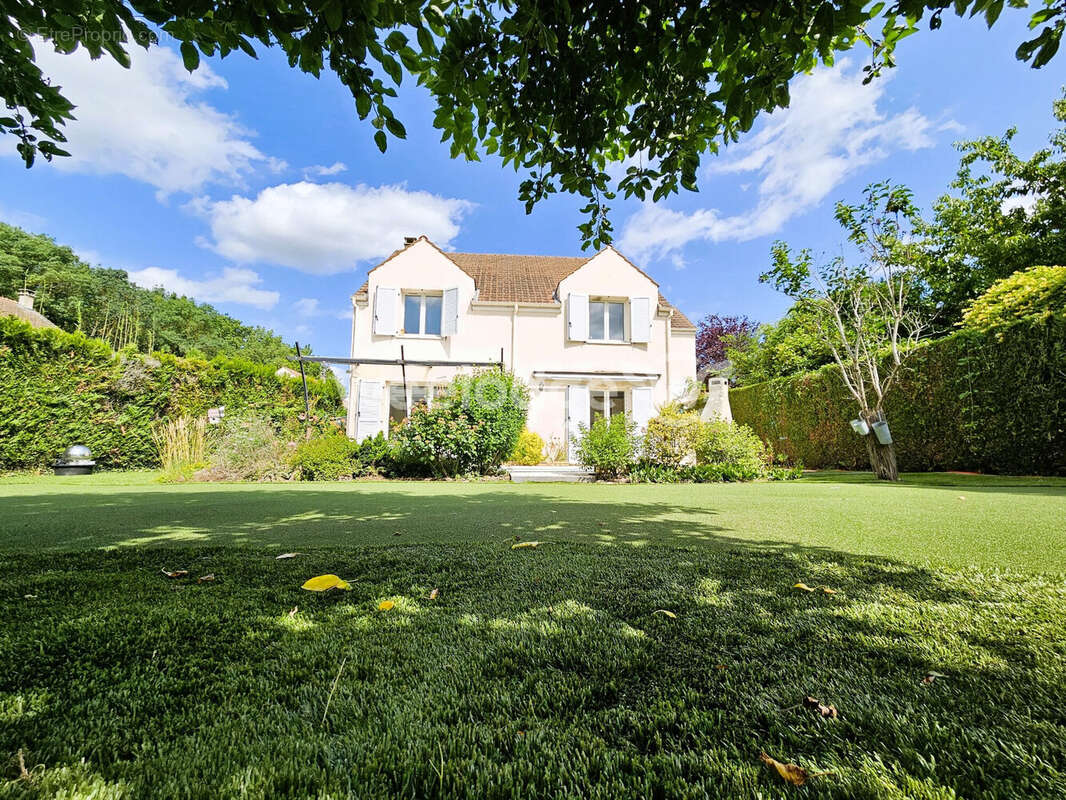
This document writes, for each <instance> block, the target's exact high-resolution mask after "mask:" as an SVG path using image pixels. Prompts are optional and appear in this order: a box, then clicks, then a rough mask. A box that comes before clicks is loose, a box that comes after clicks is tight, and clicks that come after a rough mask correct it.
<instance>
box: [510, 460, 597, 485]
mask: <svg viewBox="0 0 1066 800" xmlns="http://www.w3.org/2000/svg"><path fill="white" fill-rule="evenodd" d="M504 469H505V470H506V471H507V474H508V475H510V476H511V480H512V481H513V482H514V483H586V482H589V481H591V480H592V471H591V470H589V469H586V468H585V467H578V466H568V465H565V464H560V465H544V466H536V467H504Z"/></svg>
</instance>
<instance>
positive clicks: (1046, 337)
mask: <svg viewBox="0 0 1066 800" xmlns="http://www.w3.org/2000/svg"><path fill="white" fill-rule="evenodd" d="M905 370H906V371H905V374H904V375H903V376H902V378H901V380H900V381H899V383H897V384H896V385H895V387H893V389H892V391H891V392H890V394H889V395H888V396H887V397H886V403H885V405H886V409H885V410H886V414H887V416H888V422H889V425H890V426H891V428H892V438H893V439H894V440H895V442H896V457H897V459H898V461H899V466H900V469H901V470H908V471H929V470H972V471H979V472H994V473H1007V474H1041V475H1062V474H1066V320H1063V319H1061V318H1057V317H1051V318H1047V319H1043V320H1023V321H1020V322H1017V323H1015V324H1014V325H1011V326H1010V327H1007V328H1001V329H998V330H996V331H995V332H980V331H972V330H963V331H960V332H958V333H956V334H954V335H952V336H949V337H946V338H944V339H938V340H935V341H932V342H929V343H926V344H923V345H921V346H919V347H918V349H917V351H916V352H914V353H913V354H912V355H911V356H910V358H909V360H908V361H907V362H906V367H905ZM729 401H730V404H731V406H732V409H733V418H734V419H735V420H736V421H737V422H740V423H743V424H745V425H749V426H751V427H752V428H753V429H754V430H755V431H756V432H757V433H758V434H759V435H760V436H761V437H762V438H763V439H764V440H765V441H766V442H767V443H768V444H769V445H770V446H771V447H773V449H774V451H775V452H778V453H785V454H787V455H788V456H789V458H790V459H792V460H793V462H802V463H803V464H804V465H806V466H807V467H811V468H833V467H839V468H843V469H868V468H869V462H868V460H867V456H866V448H865V445H864V443H863V441H862V438H861V437H859V436H856V435H855V434H854V433H853V432H852V430H851V428H850V427H849V425H848V421H849V420H850V419H853V418H854V417H856V416H857V408H856V406H855V401H854V400H852V399H851V397H850V396H849V395H848V393H847V391H846V390H845V389H844V386H843V384H842V382H841V380H840V375H839V372H838V371H837V368H836V366H827V367H823V368H822V369H821V370H818V371H817V372H812V373H808V374H805V375H799V376H795V377H792V378H780V379H778V380H773V381H767V382H766V383H759V384H755V385H752V386H744V387H741V388H738V389H733V390H732V391H730V393H729Z"/></svg>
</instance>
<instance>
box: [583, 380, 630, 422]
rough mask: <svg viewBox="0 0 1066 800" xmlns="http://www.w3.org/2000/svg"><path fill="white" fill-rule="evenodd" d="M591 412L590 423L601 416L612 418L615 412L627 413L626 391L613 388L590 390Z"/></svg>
mask: <svg viewBox="0 0 1066 800" xmlns="http://www.w3.org/2000/svg"><path fill="white" fill-rule="evenodd" d="M589 412H590V419H589V424H590V425H591V424H592V423H593V422H595V421H596V420H597V419H599V418H600V417H606V418H607V419H608V420H610V419H611V417H612V416H614V415H615V414H624V413H626V393H625V392H624V391H613V390H611V389H592V390H591V391H590V392H589Z"/></svg>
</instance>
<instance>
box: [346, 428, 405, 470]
mask: <svg viewBox="0 0 1066 800" xmlns="http://www.w3.org/2000/svg"><path fill="white" fill-rule="evenodd" d="M394 449H395V443H394V442H391V441H390V440H389V439H387V438H386V437H385V433H384V432H383V431H378V435H377V436H374V437H368V438H366V439H363V441H361V442H360V443H359V444H358V445H356V449H355V463H356V469H357V470H358V471H357V473H356V474H358V475H378V474H381V473H385V472H388V471H389V469H390V462H391V460H392V458H393V451H394Z"/></svg>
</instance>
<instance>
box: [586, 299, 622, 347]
mask: <svg viewBox="0 0 1066 800" xmlns="http://www.w3.org/2000/svg"><path fill="white" fill-rule="evenodd" d="M625 328H626V304H625V303H624V302H621V301H614V300H606V299H592V298H589V341H590V342H624V341H625V339H626V330H625Z"/></svg>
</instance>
